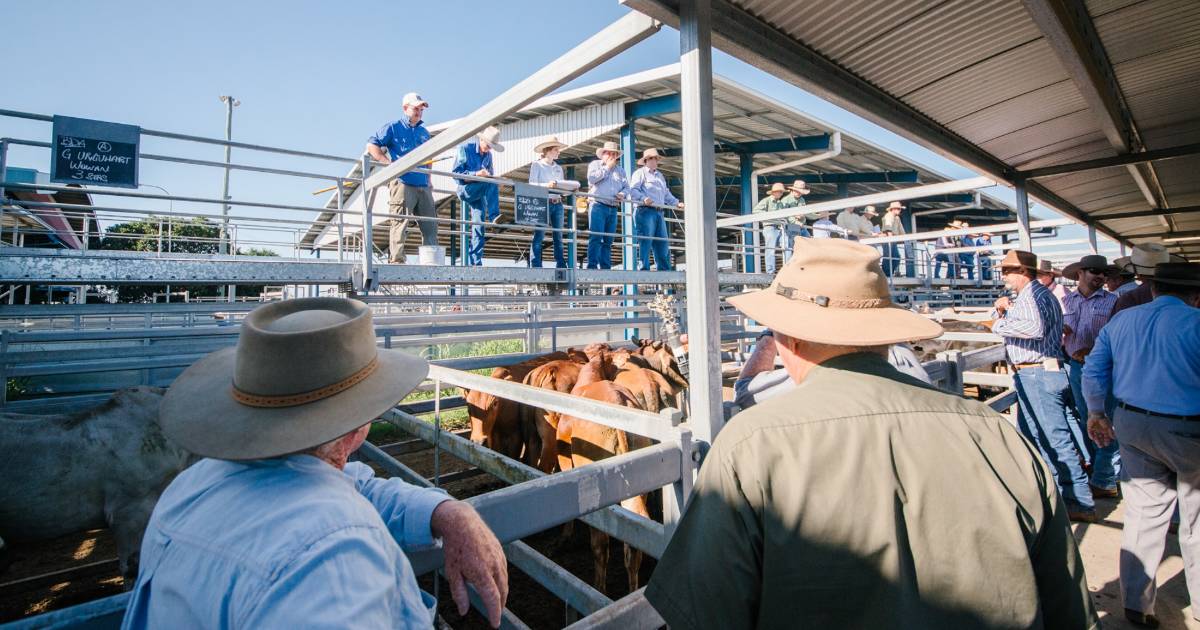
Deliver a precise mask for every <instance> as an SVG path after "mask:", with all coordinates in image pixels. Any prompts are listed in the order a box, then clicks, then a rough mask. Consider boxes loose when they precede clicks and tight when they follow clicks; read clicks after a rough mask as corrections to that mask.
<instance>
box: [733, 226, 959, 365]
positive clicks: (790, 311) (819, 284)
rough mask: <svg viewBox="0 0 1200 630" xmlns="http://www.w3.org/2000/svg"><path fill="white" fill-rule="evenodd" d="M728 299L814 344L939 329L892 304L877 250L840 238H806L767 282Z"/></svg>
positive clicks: (868, 341) (884, 339)
mask: <svg viewBox="0 0 1200 630" xmlns="http://www.w3.org/2000/svg"><path fill="white" fill-rule="evenodd" d="M729 303H730V304H732V305H733V306H734V307H736V308H737V309H738V310H739V311H741V312H743V313H745V314H746V315H748V316H750V317H751V318H753V319H755V320H757V321H758V322H759V323H761V324H763V325H765V326H766V327H767V328H770V329H771V330H775V331H778V332H781V333H783V334H785V335H789V336H791V337H795V338H797V339H804V340H806V341H812V342H815V343H825V344H832V345H841V346H881V345H885V344H893V343H900V342H904V341H917V340H920V339H933V338H934V337H938V336H940V335H941V334H942V332H943V331H942V327H941V326H940V325H939V324H938V323H937V322H934V321H932V320H930V319H926V318H925V317H922V316H920V315H918V314H916V313H913V312H912V311H909V310H906V309H903V308H900V307H898V306H896V305H895V304H893V303H892V298H891V294H890V292H889V291H888V284H887V277H886V276H884V275H883V269H881V268H880V266H879V251H878V250H876V249H875V248H873V247H868V246H866V245H860V244H858V243H855V242H853V241H847V240H843V239H807V240H806V241H805V242H804V246H803V247H799V248H797V249H796V254H795V255H794V256H792V258H791V260H789V261H788V262H787V264H785V265H784V266H783V268H782V269H781V270H780V271H779V274H778V275H776V276H775V280H774V281H772V282H771V286H769V287H767V288H766V289H762V290H759V291H752V292H749V293H743V294H741V295H737V296H734V297H731V298H729Z"/></svg>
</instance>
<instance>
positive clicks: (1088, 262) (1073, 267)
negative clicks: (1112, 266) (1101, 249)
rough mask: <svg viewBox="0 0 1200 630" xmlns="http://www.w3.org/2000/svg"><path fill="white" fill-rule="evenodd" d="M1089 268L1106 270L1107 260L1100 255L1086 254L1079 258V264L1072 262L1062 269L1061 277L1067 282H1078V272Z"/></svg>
mask: <svg viewBox="0 0 1200 630" xmlns="http://www.w3.org/2000/svg"><path fill="white" fill-rule="evenodd" d="M1089 268H1090V269H1100V270H1104V269H1107V268H1108V259H1107V258H1105V257H1104V256H1101V255H1100V254H1088V255H1087V256H1084V257H1083V258H1080V259H1079V262H1073V263H1071V264H1069V265H1067V267H1066V268H1065V269H1063V272H1062V275H1063V277H1064V278H1066V279H1067V280H1078V279H1079V272H1080V271H1082V270H1084V269H1089Z"/></svg>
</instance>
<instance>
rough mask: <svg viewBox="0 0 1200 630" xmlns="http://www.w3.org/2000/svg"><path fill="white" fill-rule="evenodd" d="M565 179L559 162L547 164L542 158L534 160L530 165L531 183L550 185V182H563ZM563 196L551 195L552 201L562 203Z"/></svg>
mask: <svg viewBox="0 0 1200 630" xmlns="http://www.w3.org/2000/svg"><path fill="white" fill-rule="evenodd" d="M562 180H563V169H562V166H559V164H558V162H551V163H550V164H546V163H545V162H544V161H542V160H541V159H537V160H534V161H533V163H532V164H530V165H529V183H530V184H540V185H542V186H549V185H550V182H561V181H562ZM561 202H562V197H560V196H558V195H550V203H561Z"/></svg>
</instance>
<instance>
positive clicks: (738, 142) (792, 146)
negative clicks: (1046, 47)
mask: <svg viewBox="0 0 1200 630" xmlns="http://www.w3.org/2000/svg"><path fill="white" fill-rule="evenodd" d="M713 82H714V89H713V104H714V134H713V137H714V149H715V171H716V183H717V196H716V207H717V208H718V211H720V212H724V213H730V214H737V213H740V212H742V211H743V209H744V208H746V209H748V207H749V203H750V201H751V200H752V199H753V198H754V197H755V193H753V192H752V191H751V190H750V189H749V188H750V187H749V186H746V185H745V184H746V183H747V182H750V181H753V179H757V181H758V184H757V185H758V188H759V191H761V190H762V188H763V187H765V186H767V185H769V184H770V183H772V182H776V181H780V182H787V183H791V182H792V181H794V180H796V179H804V180H805V181H806V182H808V184H809V186H810V188H811V189H812V190H813V193H812V194H811V195H810V196H809V199H810V200H811V201H819V200H824V199H832V198H835V197H845V196H858V195H865V194H870V193H875V192H884V191H889V190H895V189H897V188H903V187H909V186H913V185H917V184H929V183H937V182H941V181H946V180H947V178H946V177H945V176H944V175H942V174H940V173H937V172H935V171H932V170H930V169H928V168H925V167H922V166H920V165H917V164H915V163H913V162H912V161H910V160H907V159H905V158H903V157H901V156H898V155H896V154H894V153H892V152H890V151H888V150H886V149H884V148H882V147H880V146H878V145H876V144H874V143H872V142H870V141H869V140H866V139H864V138H860V137H857V136H854V135H853V134H850V133H848V132H846V131H844V130H842V129H839V128H838V127H836V126H834V125H832V124H829V123H827V122H825V121H822V120H820V119H817V118H815V117H813V116H810V115H808V114H805V113H803V112H801V111H799V110H797V109H796V108H794V107H791V106H789V105H786V104H784V103H781V102H779V101H777V100H775V99H772V98H770V97H768V96H766V95H764V94H761V93H759V92H757V91H755V90H752V89H750V88H747V87H745V86H742V85H739V84H737V83H736V82H734V81H732V80H730V79H728V78H725V77H721V76H719V75H718V76H714V77H713ZM680 90H681V85H680V71H679V66H678V64H672V65H668V66H664V67H660V68H655V69H652V70H647V71H644V72H639V73H636V74H632V75H628V76H625V77H620V78H617V79H613V80H610V81H605V82H602V83H597V84H594V85H589V86H585V87H581V88H576V89H572V90H567V91H563V92H560V93H557V94H552V95H549V96H546V97H543V98H541V99H538V100H537V101H535V102H533V103H531V104H530V105H528V106H526V107H525V108H522V109H521V110H519V111H517V112H516V113H514V114H511V115H509V116H507V117H506V118H505V119H503V120H502V121H501V122H500V123H499V124H500V126H501V128H502V130H503V136H502V142H503V143H504V146H505V151H504V152H503V153H500V154H496V155H495V156H494V161H495V164H496V171H497V174H498V175H500V176H502V177H507V178H511V179H514V180H517V181H526V180H527V179H528V173H529V164H530V163H531V162H532V161H533V160H534V159H535V158H536V156H535V155H534V154H533V150H532V148H533V146H534V145H535V144H537V143H538V142H539V141H540V140H542V139H544V138H545V137H547V136H550V135H557V136H558V138H559V140H561V141H563V142H565V143H567V144H568V145H570V146H569V147H568V148H567V149H564V150H563V152H562V155H561V156H560V158H559V162H560V164H562V165H563V167H564V170H565V171H566V175H567V177H568V178H571V179H576V180H579V181H582V182H584V183H585V184H586V178H587V165H588V163H589V162H590V161H591V160H593V159H595V150H596V148H598V147H600V146H601V145H602V144H603V143H604V142H606V141H612V142H617V143H620V144H622V145H623V146H631V145H632V147H633V152H634V153H640V151H641V150H642V149H645V148H649V147H655V148H657V149H659V151H660V152H661V153H663V154H665V155H666V156H668V157H667V159H666V160H664V161H663V163H662V165H661V168H662V170H663V171H664V173H665V174H666V175H667V176H668V178H669V179H670V183H671V185H672V187H673V189H674V191H675V194H676V195H677V196H680V197H681V198H682V194H683V192H682V191H683V188H682V180H683V161H682V156H681V147H682V144H683V134H682V131H681V129H682V120H681V113H680V98H679V94H680ZM456 122H457V121H449V122H444V123H438V124H435V125H431V126H430V132H431V133H432V134H434V135H436V134H438V133H440V132H441V131H442V130H444V129H447V128H449V127H450V126H452V125H453V124H455V123H456ZM838 145H840V146H838ZM441 157H442V160H441V161H439V162H437V163H436V164H435V166H434V168H435V169H438V170H446V171H448V170H450V168H451V166H452V158H453V152H447V153H444V154H443V155H442V156H441ZM800 158H811V159H812V161H811V162H809V163H808V164H803V165H798V166H793V167H788V168H783V169H781V170H774V169H777V168H778V167H779V166H780V165H783V164H786V163H789V162H794V161H796V160H798V159H800ZM759 170H766V171H770V172H769V173H764V174H763V175H762V176H760V177H756V178H752V176H753V175H754V174H755V173H756V172H757V171H759ZM359 172H360V168H359V167H355V169H354V170H353V171H352V173H351V176H352V177H357V175H358V173H359ZM434 187H435V189H439V190H441V191H447V192H441V193H438V194H435V198H436V199H437V200H438V202H439V206H440V210H439V212H440V216H442V217H445V218H450V217H451V213H452V212H453V210H452V207H453V206H454V204H453V202H454V199H453V195H452V194H450V193H449V192H448V191H451V190H453V188H454V182H453V180H451V179H450V178H446V177H435V179H434ZM505 192H506V191H502V206H504V207H506V208H508V207H509V206H510V204H509V202H508V201H506V200H504V199H503V198H504V197H505V196H506V195H505ZM386 201H387V200H386V196H384V195H380V196H378V197H377V198H376V202H375V206H374V211H375V212H376V213H384V212H386V211H387V205H386ZM977 201H978V203H976V202H977ZM356 203H357V204H360V203H361V202H360V201H359V198H358V196H357V195H356V194H355V193H353V192H351V193H350V194H348V195H346V197H345V199H344V201H343V204H344V205H345V206H346V207H348V208H350V209H352V210H353V209H355V204H356ZM336 204H337V199H336V195H331V196H330V198H329V199H328V200H327V203H326V207H328V208H331V209H333V208H336ZM911 205H912V206H913V208H914V209H917V210H932V209H938V208H958V209H957V210H955V211H954V212H955V214H953V215H947V214H940V215H939V214H929V215H918V217H917V219H918V225H920V226H922V227H923V228H924V229H932V228H936V227H941V226H942V225H944V224H945V222H946V221H947V220H948V219H949V218H952V217H955V216H961V217H963V218H966V219H968V220H971V221H972V222H973V223H988V222H1007V221H1013V220H1014V217H1015V215H1014V214H1013V210H1012V209H1011V208H1009V207H1007V206H1005V205H1004V204H1002V203H1001V202H999V201H997V200H995V199H992V198H989V197H987V196H983V197H982V198H979V199H978V200H977V199H976V197H975V196H974V195H972V194H969V193H964V194H957V195H947V196H943V197H939V198H931V199H926V200H923V201H919V202H915V203H913V204H911ZM454 218H461V217H460V216H458V215H456V216H455V217H454ZM333 219H334V214H333V213H325V214H322V215H321V216H320V217H319V218H318V219H317V222H316V223H314V225H313V227H312V228H310V230H309V231H308V233H307V234H306V235H305V236H304V238H303V239H302V241H301V246H302V247H305V248H313V247H316V246H322V247H326V248H330V247H332V246H333V244H335V243H336V239H337V230H336V228H334V227H333V226H329V225H327V224H328V223H329V222H331V221H333ZM577 219H578V221H579V223H578V225H579V228H580V229H586V228H587V214H586V213H580V214H578V217H577ZM356 220H357V217H347V221H348V222H351V221H356ZM385 220H386V219H383V218H377V221H376V222H377V223H383V222H384V221H385ZM448 229H449V225H443V230H444V231H445V230H448ZM676 230H677V234H676V236H679V237H680V238H681V237H682V235H681V232H678V228H676ZM357 231H358V230H357V226H346V227H345V228H344V229H343V235H353V234H356V233H357ZM414 232H415V231H414ZM374 235H375V241H376V244H377V246H379V247H380V248H381V249H386V239H387V231H386V230H376V231H375V233H374ZM505 236H510V238H504V237H503V236H502V237H501V238H489V240H488V243H487V249H486V255H487V256H488V257H492V258H499V259H505V258H509V259H511V258H513V257H516V256H518V255H519V254H520V251H521V249H522V248H523V247H527V246H528V245H527V242H526V241H527V239H522V238H520V237H518V236H517V235H516V234H511V233H510V234H509V235H505ZM720 236H721V239H722V241H723V242H725V243H733V242H734V241H735V240H736V239H737V232H736V231H733V230H725V231H724V233H722V234H721V235H720ZM409 239H410V243H409V244H410V249H411V248H414V247H415V245H416V243H417V238H416V234H410V236H409ZM548 240H549V239H547V241H548ZM441 242H442V245H444V246H446V247H447V249H448V250H450V249H451V245H452V244H451V237H450V235H449V234H443V236H442V239H441ZM618 249H619V248H618ZM582 250H583V247H582V245H581V247H580V251H582ZM615 254H616V257H617V259H618V261H619V260H620V258H621V252H620V251H617V252H615Z"/></svg>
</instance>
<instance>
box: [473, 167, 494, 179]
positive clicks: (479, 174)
mask: <svg viewBox="0 0 1200 630" xmlns="http://www.w3.org/2000/svg"><path fill="white" fill-rule="evenodd" d="M475 176H476V177H491V176H492V174H491V172H490V171H488V170H487V169H486V168H481V169H479V170H478V171H475Z"/></svg>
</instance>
